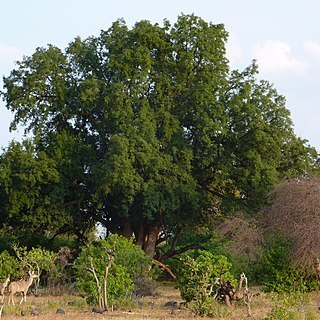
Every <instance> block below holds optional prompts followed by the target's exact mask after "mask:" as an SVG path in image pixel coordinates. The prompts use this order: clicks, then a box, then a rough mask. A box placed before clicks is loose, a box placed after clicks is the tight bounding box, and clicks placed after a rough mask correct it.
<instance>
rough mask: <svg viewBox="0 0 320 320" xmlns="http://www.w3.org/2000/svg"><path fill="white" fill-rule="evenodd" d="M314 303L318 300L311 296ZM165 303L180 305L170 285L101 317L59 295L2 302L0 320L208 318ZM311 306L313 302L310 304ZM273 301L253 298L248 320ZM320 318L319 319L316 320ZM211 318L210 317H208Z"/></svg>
mask: <svg viewBox="0 0 320 320" xmlns="http://www.w3.org/2000/svg"><path fill="white" fill-rule="evenodd" d="M314 299H316V301H318V300H319V297H318V296H315V297H314ZM169 301H176V302H178V303H180V302H182V299H181V298H180V295H179V292H178V290H177V289H175V288H174V286H173V285H172V284H165V285H161V286H159V287H158V288H157V290H156V294H155V295H154V296H150V297H144V298H142V299H141V300H140V301H139V306H137V307H134V308H131V309H130V308H127V309H123V310H114V311H112V312H111V311H109V312H104V313H103V314H97V313H93V312H92V311H91V310H92V307H90V306H88V305H87V304H86V302H85V300H84V299H83V298H81V297H76V296H72V295H62V296H39V297H34V296H28V297H27V302H26V303H23V304H22V305H16V306H8V305H7V304H6V302H5V305H4V309H3V314H2V319H10V320H16V319H37V318H38V319H41V320H60V319H61V320H76V319H81V320H89V319H90V320H91V319H99V320H105V319H115V320H123V319H126V320H139V319H150V320H155V319H157V320H160V319H161V320H165V319H167V320H168V319H208V318H201V317H196V316H195V315H194V314H193V313H192V312H191V311H190V310H188V309H187V308H185V307H180V308H178V307H166V306H165V303H167V302H169ZM15 302H16V304H17V303H19V298H18V297H16V298H15ZM313 302H314V303H318V302H315V300H314V301H313ZM275 303H276V302H274V301H272V300H271V299H270V298H269V297H268V296H267V295H265V294H260V296H259V297H255V298H254V300H253V302H252V312H253V315H252V316H251V318H250V319H252V320H256V319H263V318H265V317H266V315H267V314H268V312H270V310H271V308H272V305H274V304H275ZM58 308H62V309H63V310H64V311H65V314H56V310H57V309H58ZM31 310H37V311H38V312H39V313H40V315H39V316H38V317H34V316H31ZM21 311H24V312H25V313H26V316H24V317H22V316H21ZM247 318H248V316H247V309H246V306H245V305H243V304H241V303H239V304H238V306H236V307H235V308H232V309H229V310H228V315H227V316H226V317H225V318H223V317H219V319H221V320H226V319H228V320H242V319H247ZM319 318H320V317H319ZM211 319H212V318H211Z"/></svg>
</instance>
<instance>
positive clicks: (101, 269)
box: [76, 235, 151, 303]
mask: <svg viewBox="0 0 320 320" xmlns="http://www.w3.org/2000/svg"><path fill="white" fill-rule="evenodd" d="M111 251H113V252H114V256H115V258H114V261H113V263H112V264H111V266H110V269H109V273H108V277H107V290H106V295H107V299H108V301H109V302H112V303H113V302H114V301H115V300H120V299H123V298H124V297H129V296H130V295H131V294H132V292H133V291H134V289H135V284H134V281H135V279H136V278H137V277H138V276H140V275H141V274H148V270H149V269H150V264H151V261H150V259H149V258H148V257H146V256H145V254H144V252H143V251H142V249H140V248H139V247H137V246H136V245H134V243H133V241H132V240H127V239H125V238H123V237H121V236H117V235H111V236H109V237H108V238H107V239H106V240H100V241H97V242H94V243H92V244H90V245H89V246H87V247H84V248H83V249H82V251H81V253H80V255H79V257H78V258H77V260H76V267H77V271H78V287H79V288H80V289H82V290H83V291H85V292H86V294H87V298H88V302H90V303H93V302H97V301H98V290H97V280H98V281H99V283H100V284H102V283H103V281H104V277H105V272H106V266H107V265H108V259H109V257H110V256H108V252H111ZM91 261H92V265H91ZM92 267H93V268H94V270H95V273H96V276H97V280H96V279H95V278H94V274H93V272H92ZM90 269H91V271H90Z"/></svg>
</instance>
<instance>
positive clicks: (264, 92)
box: [2, 15, 317, 256]
mask: <svg viewBox="0 0 320 320" xmlns="http://www.w3.org/2000/svg"><path fill="white" fill-rule="evenodd" d="M226 41H227V32H226V31H225V29H224V26H223V25H221V24H219V25H214V24H212V23H207V22H205V21H204V20H202V19H201V18H199V17H196V16H194V15H181V16H179V17H178V19H177V22H176V23H175V24H174V25H171V24H170V23H169V22H168V21H164V24H163V26H160V25H158V24H151V23H150V22H148V21H144V20H143V21H140V22H137V23H136V24H135V25H134V26H133V28H132V29H129V28H128V27H127V26H126V24H125V22H124V21H123V20H118V21H116V22H115V23H113V25H112V27H111V28H110V29H109V30H107V31H102V32H101V34H100V35H99V36H98V37H90V38H88V39H85V40H82V39H80V38H77V39H75V40H74V41H73V42H71V43H70V44H69V45H68V47H67V48H66V49H65V51H62V50H60V49H59V48H57V47H54V46H51V45H50V46H48V47H47V48H38V49H37V50H36V52H35V53H34V54H33V55H32V56H31V57H25V58H24V59H23V61H21V62H18V67H17V68H16V69H15V70H13V71H12V72H11V74H10V75H9V76H8V77H5V78H4V89H5V90H4V91H3V92H2V95H3V97H4V100H5V101H6V106H7V108H8V109H9V110H11V111H13V113H14V115H15V117H14V120H13V122H12V124H11V128H12V129H15V128H16V126H17V125H18V124H21V125H24V126H25V128H26V131H27V132H32V134H33V137H34V145H35V148H36V150H37V151H39V152H40V151H41V152H44V153H45V154H46V156H47V157H48V158H49V159H51V160H52V161H53V162H54V163H55V169H56V170H57V171H58V172H59V181H58V182H56V184H57V185H59V186H60V188H59V190H60V193H59V196H60V198H59V201H58V202H56V206H59V208H60V210H61V212H64V213H66V215H67V216H68V215H69V216H70V217H72V219H70V225H69V227H71V228H72V227H73V224H74V222H77V224H76V225H79V224H80V226H81V225H82V223H83V224H84V223H87V222H88V221H95V222H100V223H102V224H103V225H104V226H106V227H107V229H108V230H109V231H110V232H116V233H120V234H122V235H125V236H126V237H130V236H131V235H132V234H134V235H135V239H136V242H137V243H138V244H140V245H141V246H142V247H143V249H144V250H145V252H146V253H147V254H148V255H150V256H153V254H154V251H155V247H156V244H157V242H158V241H159V239H160V234H161V233H163V232H164V231H167V232H166V235H167V234H176V233H178V232H181V230H184V229H186V228H188V227H189V226H192V227H194V226H196V225H198V224H201V223H204V222H206V221H208V218H211V217H212V216H213V215H215V214H220V213H221V212H224V213H226V212H232V211H236V210H240V209H241V210H243V209H244V208H245V209H248V210H255V209H257V208H259V207H260V206H261V204H262V203H263V200H264V196H265V194H266V192H267V191H268V190H269V188H270V186H272V185H273V184H274V183H275V182H276V181H278V180H279V179H280V178H282V177H285V176H286V175H289V174H290V176H295V175H300V174H305V173H307V172H309V171H310V170H313V169H314V168H315V167H316V163H315V160H316V158H317V154H316V153H315V151H314V149H312V148H311V147H309V146H307V145H306V143H305V142H304V141H302V140H299V139H298V138H297V137H296V136H295V135H294V132H293V128H292V123H291V120H290V114H289V111H288V110H287V109H286V107H285V100H284V98H283V97H282V96H280V95H279V94H278V93H277V91H276V90H275V89H274V88H273V86H272V85H270V84H269V83H268V82H266V81H261V82H259V81H258V80H257V79H256V73H257V66H256V64H255V63H253V64H252V65H251V66H250V67H248V68H247V69H246V70H244V71H243V72H239V71H232V72H231V71H230V70H229V65H228V60H227V58H226V50H225V43H226ZM292 150H295V151H298V152H296V153H295V154H294V157H296V161H295V166H292V165H290V163H289V159H292V158H293V154H292V153H293V151H292ZM49 212H51V214H52V215H55V214H56V213H55V211H54V210H52V211H50V210H49ZM22 214H23V213H22ZM48 214H49V213H48ZM48 227H50V225H48ZM63 227H64V228H66V225H65V224H63ZM80 229H81V228H80ZM81 230H82V231H83V230H84V229H81Z"/></svg>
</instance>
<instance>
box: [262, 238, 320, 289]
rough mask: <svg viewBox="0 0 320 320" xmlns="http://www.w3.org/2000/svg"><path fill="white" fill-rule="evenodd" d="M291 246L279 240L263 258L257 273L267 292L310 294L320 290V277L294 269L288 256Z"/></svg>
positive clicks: (264, 253)
mask: <svg viewBox="0 0 320 320" xmlns="http://www.w3.org/2000/svg"><path fill="white" fill-rule="evenodd" d="M288 252H289V246H288V244H287V243H286V241H285V240H284V239H282V238H277V239H276V240H275V241H274V242H273V243H272V246H270V247H269V248H267V249H266V250H265V251H264V252H263V254H262V258H261V262H260V265H259V269H258V270H257V273H258V274H259V275H260V279H259V280H260V282H261V283H262V284H263V288H264V291H266V292H271V291H272V292H278V293H282V292H294V291H295V292H310V291H312V290H315V289H318V288H319V276H318V275H315V274H314V275H312V274H310V275H308V274H307V273H306V272H304V271H303V270H302V269H299V268H298V267H294V266H293V265H292V263H291V260H290V259H289V256H288Z"/></svg>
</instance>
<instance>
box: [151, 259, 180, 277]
mask: <svg viewBox="0 0 320 320" xmlns="http://www.w3.org/2000/svg"><path fill="white" fill-rule="evenodd" d="M152 262H153V263H154V264H155V265H157V266H158V267H159V268H160V269H161V270H162V271H164V272H166V273H167V274H168V275H170V276H171V277H172V278H173V279H174V280H177V276H176V275H175V274H174V273H173V272H172V271H171V269H170V268H169V266H167V265H165V264H163V263H162V262H160V261H158V260H156V259H152Z"/></svg>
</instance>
